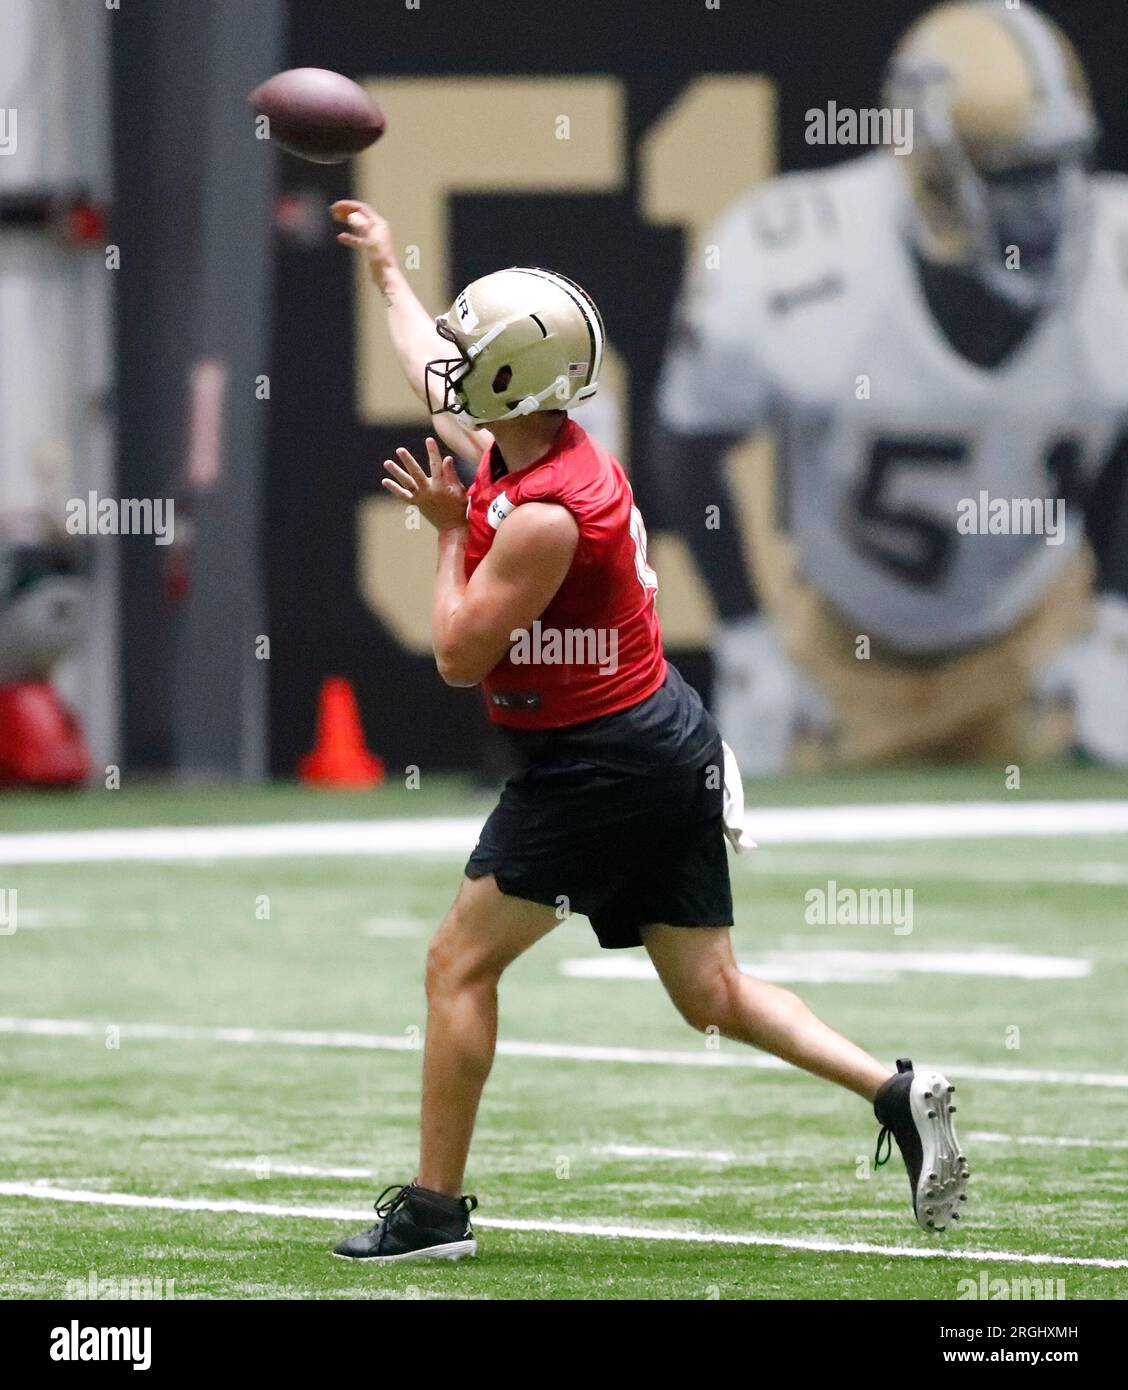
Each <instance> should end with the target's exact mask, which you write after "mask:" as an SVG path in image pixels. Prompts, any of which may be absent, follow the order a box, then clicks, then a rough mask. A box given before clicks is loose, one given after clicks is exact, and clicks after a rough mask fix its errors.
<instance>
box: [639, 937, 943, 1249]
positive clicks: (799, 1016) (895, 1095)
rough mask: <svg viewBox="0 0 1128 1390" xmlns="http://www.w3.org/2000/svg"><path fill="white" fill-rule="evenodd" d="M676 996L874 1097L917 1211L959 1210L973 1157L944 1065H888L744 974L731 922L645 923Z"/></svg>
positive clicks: (653, 955) (712, 1021) (702, 1017)
mask: <svg viewBox="0 0 1128 1390" xmlns="http://www.w3.org/2000/svg"><path fill="white" fill-rule="evenodd" d="M641 935H642V942H643V945H644V946H645V947H646V949H647V951H648V952H649V954H650V959H651V960H652V961H653V962H654V968H655V969H656V970H657V971H658V975H659V978H660V979H661V981H662V983H663V984H664V985H665V987H666V990H667V992H668V994H669V995H670V998H671V999H672V1000H673V1002H674V1003H675V1004H676V1005H677V1007H678V1009H679V1011H680V1012H681V1014H682V1015H683V1017H684V1018H685V1019H686V1021H687V1022H689V1023H690V1024H692V1025H693V1026H694V1027H695V1028H699V1029H702V1030H704V1029H706V1028H710V1027H714V1028H717V1029H718V1030H719V1031H720V1032H721V1033H722V1034H723V1035H724V1036H725V1037H728V1038H735V1039H737V1040H738V1041H740V1042H747V1043H751V1044H752V1046H754V1047H759V1048H762V1049H763V1050H764V1051H765V1052H771V1053H773V1054H774V1055H775V1056H776V1057H782V1058H783V1059H784V1060H785V1061H787V1062H791V1063H792V1064H793V1065H794V1066H797V1067H802V1068H804V1070H806V1071H809V1072H813V1073H814V1074H815V1075H816V1076H821V1077H824V1078H825V1079H826V1080H828V1081H835V1082H837V1083H838V1084H839V1085H840V1086H845V1087H847V1088H848V1089H849V1090H851V1091H855V1092H856V1093H857V1094H858V1095H860V1096H863V1097H864V1098H865V1099H866V1100H870V1101H872V1102H873V1105H874V1114H875V1115H876V1116H877V1119H878V1120H879V1121H880V1123H881V1126H882V1130H881V1135H880V1137H879V1138H878V1153H877V1155H876V1158H875V1161H876V1162H877V1163H878V1164H881V1163H884V1162H885V1159H886V1158H888V1156H889V1151H888V1149H887V1150H886V1153H885V1157H884V1158H883V1157H881V1146H882V1142H883V1141H884V1140H885V1139H886V1138H887V1137H888V1136H892V1138H893V1139H896V1141H897V1146H898V1148H899V1149H900V1151H901V1156H902V1158H903V1159H904V1160H905V1168H906V1171H907V1172H908V1175H909V1186H910V1189H911V1191H912V1199H913V1213H914V1215H915V1216H916V1218H917V1221H918V1222H919V1223H920V1225H921V1226H923V1227H925V1229H927V1230H933V1229H935V1230H943V1229H944V1227H945V1226H947V1224H948V1222H949V1221H954V1220H958V1219H959V1206H960V1203H961V1202H963V1201H964V1200H965V1199H966V1187H967V1178H968V1166H967V1160H966V1158H965V1157H964V1154H963V1152H962V1150H961V1149H960V1146H959V1141H958V1139H957V1138H956V1133H955V1128H954V1126H953V1124H952V1119H951V1116H952V1113H953V1112H954V1111H955V1108H956V1107H955V1106H954V1105H953V1104H952V1102H951V1095H952V1092H953V1091H954V1090H955V1087H953V1086H952V1085H951V1084H950V1083H949V1082H948V1080H947V1078H946V1077H944V1076H942V1075H941V1074H940V1073H939V1072H937V1071H923V1072H914V1070H913V1064H912V1063H911V1062H910V1061H908V1060H907V1059H901V1060H899V1061H898V1063H897V1071H896V1072H895V1073H892V1074H891V1073H890V1071H889V1069H888V1067H886V1066H883V1065H882V1063H881V1062H879V1061H877V1059H876V1058H874V1057H871V1056H870V1055H869V1053H867V1052H864V1051H863V1050H862V1049H861V1048H860V1047H858V1046H857V1045H856V1044H854V1043H852V1042H850V1041H849V1040H848V1039H847V1038H844V1037H842V1035H841V1034H840V1033H836V1032H835V1031H834V1029H833V1028H830V1027H829V1026H828V1025H827V1024H825V1023H823V1022H822V1020H821V1019H819V1018H817V1017H816V1016H815V1015H814V1014H813V1013H812V1012H811V1010H810V1009H809V1008H808V1007H807V1005H806V1004H804V1003H803V1001H802V1000H801V999H800V998H799V997H798V996H797V995H795V994H792V993H791V991H790V990H786V989H780V988H779V987H778V986H777V985H771V984H767V983H766V982H765V981H763V980H756V979H754V978H753V977H752V976H750V975H745V974H744V973H743V972H742V971H741V969H740V967H739V966H738V965H737V963H736V960H735V959H734V957H733V953H732V943H731V941H730V939H729V933H728V929H727V928H724V927H672V926H663V925H654V926H650V927H644V928H643V929H642V932H641Z"/></svg>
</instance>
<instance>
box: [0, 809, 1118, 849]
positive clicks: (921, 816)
mask: <svg viewBox="0 0 1128 1390" xmlns="http://www.w3.org/2000/svg"><path fill="white" fill-rule="evenodd" d="M482 819H483V818H482V817H477V816H436V817H420V818H419V819H416V820H410V819H409V820H366V821H365V820H353V821H282V822H277V823H274V824H266V825H179V826H150V827H145V828H141V829H138V828H132V829H118V830H51V831H23V832H17V833H12V834H0V864H90V863H126V862H132V863H144V862H150V863H175V862H183V861H187V862H193V861H199V860H207V861H210V860H220V859H277V858H286V859H289V858H294V857H298V856H305V857H308V858H330V857H338V856H349V855H352V856H359V857H362V858H363V857H369V856H378V857H395V858H417V857H435V856H438V857H447V858H450V857H459V858H461V857H462V856H463V855H465V854H467V853H469V851H470V850H471V849H473V847H474V842H475V840H476V839H477V836H478V833H479V831H480V830H481V827H482ZM748 831H749V834H751V835H752V836H753V837H754V838H755V839H756V840H757V841H758V842H759V844H760V845H761V846H768V845H803V844H858V843H866V842H870V841H908V840H938V839H944V840H979V839H984V838H996V837H1001V838H1004V839H1023V838H1026V837H1028V836H1037V837H1043V836H1048V837H1059V836H1063V835H1121V834H1126V833H1128V801H1025V802H1010V801H962V802H961V801H951V802H923V803H918V802H902V803H890V804H883V805H873V806H862V805H841V806H784V807H771V808H764V809H758V810H754V811H751V812H749V814H748Z"/></svg>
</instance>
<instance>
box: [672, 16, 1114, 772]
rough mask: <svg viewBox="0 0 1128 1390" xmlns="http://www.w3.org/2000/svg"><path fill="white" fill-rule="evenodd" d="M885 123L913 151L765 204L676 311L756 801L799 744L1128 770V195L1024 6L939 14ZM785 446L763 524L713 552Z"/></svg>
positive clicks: (728, 658)
mask: <svg viewBox="0 0 1128 1390" xmlns="http://www.w3.org/2000/svg"><path fill="white" fill-rule="evenodd" d="M884 101H885V104H886V107H887V108H888V109H890V110H894V111H911V113H912V117H913V124H912V141H911V149H902V150H900V151H894V150H892V149H888V148H884V149H877V150H872V151H869V152H866V153H864V154H863V155H861V156H860V157H857V158H853V159H849V160H847V161H845V162H843V163H840V164H838V165H836V166H834V167H832V168H829V169H826V170H821V171H818V172H814V173H799V174H789V175H784V176H782V177H780V178H777V179H775V180H772V181H771V182H770V183H767V184H761V185H759V186H758V187H756V188H754V189H752V190H750V191H749V192H748V193H747V194H745V195H742V196H741V197H740V198H739V199H738V200H737V201H735V202H734V203H733V204H732V205H730V207H729V208H728V209H726V210H725V212H724V213H722V215H721V216H720V218H719V219H718V221H717V223H716V224H715V225H714V226H713V227H712V228H711V230H710V231H709V232H708V234H707V236H706V238H705V240H706V242H707V243H708V244H709V246H710V247H711V248H712V249H713V252H714V255H713V257H712V259H711V260H710V261H709V262H708V263H706V261H705V259H704V258H703V257H695V260H694V264H693V265H692V266H691V268H690V270H689V271H688V273H687V277H686V283H685V285H684V286H683V290H682V295H681V299H680V303H679V307H678V311H677V314H676V317H675V324H674V329H673V333H672V336H671V341H670V345H669V348H668V352H667V358H666V361H665V364H664V367H663V372H662V376H661V380H660V383H659V387H658V399H657V406H658V416H659V420H660V425H659V427H658V430H657V438H656V439H655V440H654V441H653V449H654V455H653V456H654V459H655V465H656V468H657V479H658V483H659V486H660V488H661V490H662V491H663V493H664V494H665V497H666V499H667V505H668V507H669V512H670V517H671V519H672V518H674V517H680V518H681V520H680V522H679V529H681V530H682V531H683V532H684V534H685V536H686V539H687V541H688V543H689V545H690V546H691V548H692V549H693V551H694V554H695V557H696V560H697V563H698V565H699V566H700V568H701V570H702V572H703V575H704V577H705V578H706V581H707V582H708V584H709V587H710V589H711V591H712V595H713V598H714V600H715V604H716V608H717V610H718V615H719V617H720V623H721V626H720V632H719V636H718V640H717V643H716V648H715V653H714V655H715V697H714V703H715V710H716V713H717V716H718V722H719V723H720V726H721V729H722V731H723V732H724V735H725V738H726V739H727V740H728V741H729V742H730V743H731V745H732V746H733V748H734V749H735V750H736V752H737V755H738V757H739V759H740V762H741V766H742V768H743V770H744V771H745V772H746V773H757V772H760V773H763V772H770V771H773V770H777V769H779V768H781V767H783V766H785V765H786V764H787V762H788V760H789V758H794V756H795V754H796V750H797V746H798V744H797V731H799V730H801V729H803V728H805V729H806V730H807V735H808V736H807V737H806V738H805V739H800V740H799V741H798V743H799V744H805V746H806V751H807V753H808V755H809V757H810V758H811V759H812V760H813V761H815V762H817V763H819V764H821V765H839V766H842V765H876V764H882V763H890V762H897V761H927V760H945V759H969V760H991V761H993V760H997V759H999V760H1003V761H1005V762H1011V761H1015V760H1018V759H1020V758H1022V757H1039V756H1054V755H1057V754H1061V753H1064V752H1066V751H1067V750H1069V749H1070V748H1073V749H1080V750H1083V751H1084V752H1085V753H1087V754H1089V755H1090V756H1092V757H1094V758H1096V759H1099V760H1101V761H1104V762H1108V763H1112V764H1120V765H1123V764H1128V697H1126V694H1125V692H1126V691H1128V487H1126V486H1125V477H1126V474H1128V448H1126V445H1125V430H1126V426H1128V372H1126V371H1125V370H1124V364H1125V362H1128V179H1125V178H1123V177H1122V176H1119V175H1111V174H1097V173H1093V172H1091V170H1090V167H1089V166H1090V162H1091V160H1092V157H1093V153H1094V149H1095V145H1096V141H1097V136H1098V127H1097V121H1096V118H1095V115H1094V112H1093V109H1092V106H1091V102H1090V97H1089V93H1088V90H1087V83H1086V78H1085V74H1084V72H1083V70H1082V67H1081V64H1080V62H1079V60H1078V57H1077V55H1076V53H1075V52H1074V50H1073V48H1072V46H1071V44H1070V42H1069V41H1068V39H1067V38H1066V37H1065V35H1064V34H1062V33H1061V32H1060V30H1059V29H1058V28H1057V27H1056V26H1054V25H1053V24H1051V22H1050V21H1049V20H1047V19H1045V18H1044V17H1043V16H1042V15H1040V14H1039V13H1038V12H1037V11H1036V10H1035V9H1034V8H1033V7H1032V6H1030V5H1028V4H1024V5H1022V6H1021V7H1019V8H1016V9H1011V8H1008V7H1007V6H1006V5H1004V4H1002V3H996V2H995V0H983V2H982V3H963V2H962V0H961V2H960V3H952V4H944V5H941V6H939V7H937V8H935V9H933V10H930V11H929V12H927V13H926V14H925V15H924V16H923V17H922V18H921V19H920V20H919V21H918V22H917V23H916V24H915V25H914V26H913V27H912V28H911V29H910V30H909V32H908V33H907V34H906V35H905V37H904V38H903V39H902V41H901V43H900V44H899V46H898V48H897V50H896V52H895V54H894V56H893V58H892V61H891V63H890V66H889V70H888V75H887V83H886V89H885V96H884ZM763 431H770V433H771V436H772V438H773V439H774V446H775V468H774V489H773V492H774V495H773V499H772V504H771V509H770V510H771V515H770V516H768V515H766V514H765V512H766V509H765V508H762V507H761V508H753V509H752V511H753V514H752V516H751V526H750V528H749V531H750V533H749V535H748V536H747V537H745V536H744V535H742V534H741V529H740V528H739V527H736V526H733V525H729V526H726V527H723V528H722V529H720V530H708V529H707V528H705V527H704V526H703V525H702V526H698V525H696V524H695V523H696V519H697V513H696V512H695V511H694V510H693V509H691V508H688V507H687V506H686V505H685V497H686V493H687V490H688V488H689V487H690V486H692V489H693V493H694V495H695V496H696V497H699V498H701V499H702V501H703V502H712V503H716V502H718V501H720V502H721V503H722V505H723V510H724V511H725V513H726V515H728V516H729V517H735V515H736V508H735V505H734V504H733V502H732V499H731V495H730V493H729V491H728V489H729V483H728V480H727V478H726V477H725V476H724V472H723V469H724V465H725V458H726V454H727V453H728V451H729V450H730V449H731V448H733V447H734V446H735V445H736V444H738V443H739V442H740V441H742V440H745V439H747V437H748V436H749V435H751V434H754V433H757V432H763ZM687 479H692V483H691V484H690V483H689V482H688V481H687ZM679 499H680V500H679ZM763 536H770V537H771V538H772V540H771V544H770V545H769V542H768V541H766V540H763V538H762V537H763ZM765 546H768V548H769V549H770V551H771V563H770V564H764V563H763V561H764V557H765ZM749 554H750V555H751V557H752V564H751V566H749V565H747V564H746V558H745V557H746V555H749ZM757 562H759V563H757Z"/></svg>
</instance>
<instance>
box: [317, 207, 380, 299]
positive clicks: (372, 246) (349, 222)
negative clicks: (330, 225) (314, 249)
mask: <svg viewBox="0 0 1128 1390" xmlns="http://www.w3.org/2000/svg"><path fill="white" fill-rule="evenodd" d="M329 213H330V216H331V217H332V218H333V221H334V222H343V223H344V224H345V226H346V227H347V228H348V230H347V231H345V232H338V233H337V240H338V241H339V242H340V243H341V245H342V246H352V247H355V249H356V250H358V251H361V252H363V253H364V256H365V259H366V260H367V262H368V269H369V270H370V271H371V273H372V278H373V279H374V280H375V281H376V282H377V284H382V283H383V274H384V272H385V271H386V270H389V269H391V268H392V267H394V266H395V264H396V245H395V241H394V240H393V238H392V229H391V227H390V226H389V225H388V223H387V221H386V219H385V218H383V217H381V216H380V214H379V213H378V212H377V211H376V209H375V208H370V207H369V206H368V204H367V203H360V202H357V200H356V199H355V198H341V199H340V200H339V201H338V202H336V203H333V204H332V206H331V207H330V208H329Z"/></svg>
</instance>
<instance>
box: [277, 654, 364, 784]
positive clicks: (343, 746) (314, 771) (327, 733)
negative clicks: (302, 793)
mask: <svg viewBox="0 0 1128 1390" xmlns="http://www.w3.org/2000/svg"><path fill="white" fill-rule="evenodd" d="M298 776H299V777H300V778H301V779H302V781H303V782H313V783H316V784H318V785H320V786H332V787H375V786H377V785H378V784H379V783H380V782H382V781H383V780H384V764H383V763H382V762H381V761H380V759H379V758H378V757H376V755H375V754H374V753H370V752H369V751H368V749H367V748H366V747H365V745H364V730H363V728H361V724H360V711H359V710H358V709H357V705H356V695H355V694H354V693H353V688H352V686H351V685H350V684H349V683H348V681H347V680H346V679H345V678H344V676H330V677H329V678H328V679H327V680H326V682H325V684H324V685H323V686H322V687H321V696H320V698H319V700H318V704H317V738H316V740H315V743H314V748H313V752H312V753H308V754H306V756H305V757H304V758H302V759H300V761H299V762H298Z"/></svg>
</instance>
